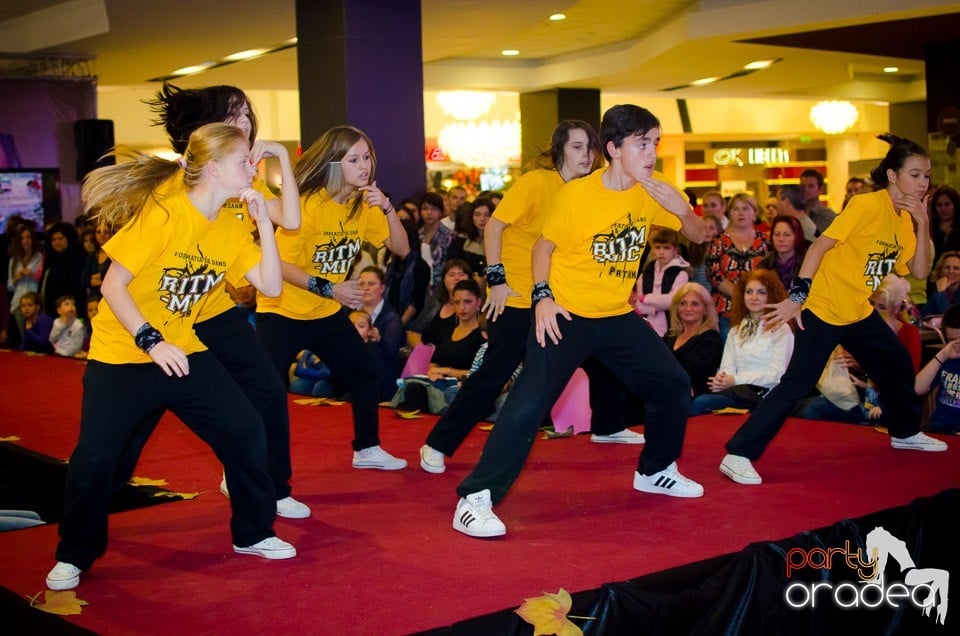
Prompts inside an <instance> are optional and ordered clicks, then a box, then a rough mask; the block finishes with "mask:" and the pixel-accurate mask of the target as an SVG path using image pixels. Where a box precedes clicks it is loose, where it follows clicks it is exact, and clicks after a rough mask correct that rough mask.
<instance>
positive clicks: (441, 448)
mask: <svg viewBox="0 0 960 636" xmlns="http://www.w3.org/2000/svg"><path fill="white" fill-rule="evenodd" d="M602 156H603V151H602V150H601V148H600V138H599V137H598V136H597V133H596V132H595V131H594V130H593V128H592V127H591V126H590V124H588V123H587V122H585V121H580V120H576V119H568V120H564V121H562V122H560V123H559V124H558V125H557V128H556V129H555V130H554V131H553V138H552V141H551V144H550V148H549V149H547V150H546V151H544V152H543V153H542V154H541V156H540V160H541V162H542V163H543V164H545V165H544V166H543V167H542V168H539V169H536V170H531V171H530V172H527V173H526V174H524V175H523V176H522V177H520V178H519V179H518V180H517V182H516V183H515V184H514V185H513V187H511V188H510V190H509V191H508V192H507V194H506V196H505V197H504V198H503V200H502V201H501V202H500V205H498V206H497V209H496V211H495V212H494V214H493V217H491V218H490V220H489V221H488V222H487V227H486V230H485V236H484V247H485V250H486V257H487V262H488V263H490V265H489V266H488V267H487V283H488V285H489V291H488V295H487V301H486V303H485V306H484V309H485V310H486V312H487V317H488V319H489V321H488V322H487V332H488V338H489V340H488V345H487V352H486V354H485V355H484V357H483V364H482V365H481V366H480V368H479V369H478V370H477V371H475V372H474V373H472V374H470V376H469V377H468V378H467V379H466V381H465V382H464V383H463V387H462V388H461V389H460V391H459V392H458V393H457V397H456V398H455V399H454V400H453V403H452V404H450V407H449V409H447V412H446V414H444V415H443V416H442V417H441V418H440V419H439V420H437V423H436V425H435V426H434V427H433V430H431V431H430V434H429V435H428V436H427V439H426V443H425V444H424V445H423V446H422V447H421V448H420V467H421V468H423V470H425V471H427V472H429V473H442V472H443V471H444V470H446V466H445V465H444V459H443V458H444V455H449V456H452V455H453V453H454V452H456V450H457V448H459V447H460V444H462V443H463V440H464V439H466V437H467V435H468V434H469V433H470V431H471V430H472V429H473V427H474V425H475V424H476V423H477V422H478V421H479V420H480V419H481V418H482V417H484V416H486V415H488V414H489V413H490V410H491V409H490V406H491V405H492V404H493V402H494V400H495V399H496V398H497V396H498V395H500V392H501V391H502V390H503V386H504V385H505V384H506V382H507V380H509V379H510V376H511V375H513V373H514V371H515V370H516V368H517V365H519V364H520V362H522V361H523V357H524V353H525V350H526V342H527V333H528V332H529V331H530V291H531V290H532V289H533V274H532V272H531V270H530V252H531V250H532V249H533V244H534V243H536V241H537V239H538V238H539V237H540V232H541V230H542V229H543V219H544V218H545V213H546V210H548V209H549V208H550V206H551V205H552V203H553V200H554V198H556V196H557V192H559V190H560V188H561V187H562V186H563V184H564V183H567V182H568V181H571V180H573V179H577V178H579V177H582V176H584V175H587V174H589V173H590V171H591V170H594V169H597V168H599V167H601V166H602V165H603V160H602Z"/></svg>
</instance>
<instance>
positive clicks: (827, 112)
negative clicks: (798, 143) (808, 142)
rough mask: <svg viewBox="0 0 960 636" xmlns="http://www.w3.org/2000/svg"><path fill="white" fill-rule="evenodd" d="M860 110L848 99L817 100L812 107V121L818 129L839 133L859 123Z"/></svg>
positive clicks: (829, 133)
mask: <svg viewBox="0 0 960 636" xmlns="http://www.w3.org/2000/svg"><path fill="white" fill-rule="evenodd" d="M859 118H860V111H858V110H857V107H856V106H854V105H853V104H851V103H850V102H846V101H837V100H827V101H822V102H817V103H816V104H814V106H813V108H811V109H810V122H811V123H812V124H813V125H814V126H816V128H817V130H822V131H823V132H825V133H827V134H828V135H839V134H840V133H842V132H845V131H846V130H848V129H849V128H850V127H851V126H853V125H854V124H855V123H857V119H859Z"/></svg>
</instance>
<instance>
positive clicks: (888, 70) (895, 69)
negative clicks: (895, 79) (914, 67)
mask: <svg viewBox="0 0 960 636" xmlns="http://www.w3.org/2000/svg"><path fill="white" fill-rule="evenodd" d="M883 72H884V73H899V72H900V67H899V66H884V67H883Z"/></svg>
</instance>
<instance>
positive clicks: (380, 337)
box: [357, 265, 403, 401]
mask: <svg viewBox="0 0 960 636" xmlns="http://www.w3.org/2000/svg"><path fill="white" fill-rule="evenodd" d="M384 281H385V276H384V273H383V270H382V269H380V268H379V267H377V266H375V265H371V266H370V267H367V268H365V269H364V270H363V271H361V272H360V278H359V280H358V281H357V284H358V285H359V287H360V291H362V292H363V303H362V305H361V309H363V310H364V311H365V312H367V313H368V314H369V315H370V320H371V323H370V324H371V327H370V339H369V341H370V342H372V343H374V344H376V349H377V359H378V360H380V371H381V382H380V400H381V401H383V400H389V399H390V396H392V395H393V393H394V391H396V388H397V385H396V380H397V377H398V376H399V375H400V347H401V346H403V325H402V324H401V322H400V314H398V313H397V310H396V309H394V308H393V307H391V306H390V304H389V303H388V302H387V301H386V300H385V299H384V297H383V294H384V292H385V291H386V286H385V284H384Z"/></svg>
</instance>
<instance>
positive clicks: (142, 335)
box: [133, 322, 163, 353]
mask: <svg viewBox="0 0 960 636" xmlns="http://www.w3.org/2000/svg"><path fill="white" fill-rule="evenodd" d="M133 341H134V342H136V343H137V346H138V347H140V348H141V349H143V351H144V353H150V350H151V349H153V348H154V347H156V346H157V345H158V344H160V343H161V342H163V334H162V333H160V332H159V331H157V330H156V329H155V328H154V327H153V325H151V324H150V323H149V322H145V323H143V324H142V325H140V328H139V329H137V334H136V335H135V336H134V337H133Z"/></svg>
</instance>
